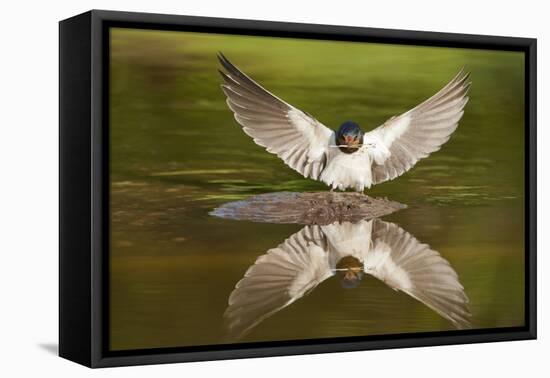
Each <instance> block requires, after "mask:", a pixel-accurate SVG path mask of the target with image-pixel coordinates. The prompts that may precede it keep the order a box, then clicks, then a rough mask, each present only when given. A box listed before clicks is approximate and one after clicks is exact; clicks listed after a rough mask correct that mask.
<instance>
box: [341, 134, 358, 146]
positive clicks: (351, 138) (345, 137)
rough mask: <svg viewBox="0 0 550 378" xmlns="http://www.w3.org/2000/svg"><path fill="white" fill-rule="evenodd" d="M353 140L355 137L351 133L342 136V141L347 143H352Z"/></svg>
mask: <svg viewBox="0 0 550 378" xmlns="http://www.w3.org/2000/svg"><path fill="white" fill-rule="evenodd" d="M354 141H355V138H354V137H353V136H351V135H346V136H344V142H346V144H347V145H350V144H353V142H354Z"/></svg>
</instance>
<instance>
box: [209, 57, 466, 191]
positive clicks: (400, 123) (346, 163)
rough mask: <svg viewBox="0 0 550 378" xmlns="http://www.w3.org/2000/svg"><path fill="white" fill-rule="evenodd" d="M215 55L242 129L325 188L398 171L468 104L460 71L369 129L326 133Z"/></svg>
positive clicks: (450, 127)
mask: <svg viewBox="0 0 550 378" xmlns="http://www.w3.org/2000/svg"><path fill="white" fill-rule="evenodd" d="M218 58H219V60H220V63H221V65H222V66H223V68H224V69H225V72H221V71H220V72H221V74H222V77H223V80H224V84H223V85H222V88H223V91H224V93H225V95H226V96H227V105H228V106H229V108H230V109H231V111H232V112H233V113H234V116H235V119H236V120H237V122H238V123H239V124H240V125H241V126H242V127H243V131H244V132H245V133H246V134H248V135H249V136H250V137H252V138H253V139H254V142H255V143H256V144H258V145H260V146H263V147H265V148H266V150H267V151H268V152H271V153H273V154H276V155H277V156H279V157H280V158H281V159H282V160H283V161H284V162H285V164H287V165H288V166H289V167H291V168H292V169H294V170H296V171H297V172H298V173H300V174H301V175H303V176H304V177H306V178H311V179H314V180H318V181H322V182H324V183H325V184H327V185H328V186H330V187H332V189H341V190H343V189H346V188H352V189H354V190H356V191H363V190H364V189H365V188H370V187H371V185H374V184H378V183H381V182H384V181H388V180H393V179H394V178H396V177H398V176H400V175H402V174H403V173H405V172H406V171H408V170H409V169H411V168H412V167H413V166H414V165H415V164H416V163H417V162H418V160H420V159H422V158H425V157H427V156H428V155H429V154H430V153H432V152H434V151H437V150H439V149H440V148H441V146H442V145H443V144H444V143H445V142H447V140H449V138H450V136H451V134H452V133H453V132H454V131H455V129H456V127H457V126H458V121H459V120H460V118H461V117H462V114H463V113H464V110H463V109H464V106H465V105H466V102H467V101H468V97H467V93H468V88H469V87H470V84H469V83H468V74H465V73H464V72H463V71H460V72H459V73H458V74H457V75H456V76H455V77H454V79H452V80H451V81H450V82H449V83H448V84H447V85H445V86H444V87H443V88H442V89H441V90H440V91H439V92H437V93H436V94H435V95H433V96H432V97H430V98H429V99H427V100H426V101H424V102H422V103H421V104H420V105H418V106H416V107H414V108H413V109H411V110H409V111H407V112H405V113H403V114H401V115H399V116H396V117H392V118H390V119H389V120H387V121H386V122H385V123H384V124H382V125H381V126H379V127H378V128H376V129H374V130H371V131H369V132H364V131H363V130H362V129H361V128H360V127H359V125H358V124H357V123H355V122H352V121H347V122H344V123H342V125H341V126H340V127H339V129H338V130H337V131H333V130H331V129H330V128H328V127H326V126H325V125H323V124H322V123H321V122H319V121H317V120H316V119H315V118H313V117H312V116H311V115H309V114H307V113H305V112H303V111H301V110H299V109H297V108H295V107H294V106H292V105H290V104H288V103H287V102H285V101H283V100H282V99H280V98H279V97H276V96H275V95H273V94H272V93H270V92H268V91H267V90H266V89H265V88H263V87H262V86H260V85H259V84H258V83H256V82H255V81H254V80H252V79H251V78H250V77H249V76H247V75H246V74H245V73H244V72H242V71H241V70H239V69H238V68H237V67H236V66H235V65H233V64H232V63H231V62H230V61H229V60H228V59H227V58H225V57H224V56H223V55H221V54H220V55H219V56H218Z"/></svg>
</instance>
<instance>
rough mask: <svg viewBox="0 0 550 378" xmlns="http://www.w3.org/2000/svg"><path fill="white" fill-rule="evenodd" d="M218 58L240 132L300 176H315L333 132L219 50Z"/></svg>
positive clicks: (324, 161) (229, 103) (321, 166)
mask: <svg viewBox="0 0 550 378" xmlns="http://www.w3.org/2000/svg"><path fill="white" fill-rule="evenodd" d="M218 58H219V60H220V63H221V65H222V66H223V68H224V69H225V72H224V71H220V73H221V75H222V77H223V80H224V84H222V89H223V92H224V93H225V95H226V96H227V105H228V106H229V108H230V109H231V110H232V111H233V113H234V116H235V119H236V120H237V122H238V123H239V124H240V125H241V126H242V127H243V130H244V132H245V133H246V134H248V135H249V136H251V137H252V138H253V139H254V142H256V144H258V145H260V146H262V147H265V148H266V149H267V151H269V152H271V153H274V154H276V155H277V156H279V157H280V158H281V159H282V160H283V161H284V162H285V164H287V165H288V166H289V167H291V168H292V169H294V170H296V171H298V172H299V173H301V174H302V175H303V176H304V177H306V178H312V179H315V180H317V179H319V176H320V174H321V172H322V170H323V169H324V167H325V165H326V156H327V150H328V146H329V142H330V139H331V137H332V135H333V134H334V132H333V131H332V130H330V129H329V128H327V127H326V126H324V125H323V124H321V123H320V122H319V121H317V120H316V119H315V118H313V117H312V116H310V115H308V114H306V113H304V112H303V111H301V110H299V109H297V108H295V107H294V106H292V105H290V104H288V103H286V102H285V101H283V100H281V99H280V98H278V97H276V96H275V95H273V94H272V93H270V92H268V91H267V90H266V89H264V88H263V87H262V86H260V85H259V84H258V83H256V82H255V81H254V80H252V79H251V78H250V77H249V76H247V75H246V74H245V73H243V72H242V71H241V70H239V69H238V68H237V67H236V66H234V65H233V64H232V63H231V62H230V61H229V60H227V58H226V57H225V56H223V55H222V54H219V55H218Z"/></svg>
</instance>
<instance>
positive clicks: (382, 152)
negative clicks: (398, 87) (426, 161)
mask: <svg viewBox="0 0 550 378" xmlns="http://www.w3.org/2000/svg"><path fill="white" fill-rule="evenodd" d="M468 77H469V75H468V74H465V73H464V72H463V71H460V72H459V73H458V74H457V75H456V76H455V78H454V79H452V80H451V81H450V82H449V83H448V84H447V85H446V86H445V87H443V88H442V89H441V90H440V91H439V92H437V93H436V94H435V95H433V96H432V97H430V98H429V99H427V100H426V101H424V102H423V103H421V104H420V105H418V106H416V107H415V108H414V109H411V110H409V111H408V112H406V113H404V114H401V115H400V116H397V117H393V118H391V119H389V120H388V121H386V122H385V123H384V124H383V125H382V126H380V127H378V128H376V129H374V130H373V131H370V132H368V133H366V134H365V136H364V137H363V142H364V143H365V144H366V145H369V148H368V149H367V151H368V152H369V153H370V154H371V156H372V158H373V163H372V183H373V184H378V183H380V182H384V181H388V180H393V179H394V178H396V177H397V176H400V175H402V174H403V173H405V172H406V171H408V170H409V169H411V168H412V166H414V165H415V164H416V162H417V161H418V160H420V159H422V158H425V157H427V156H428V155H429V154H430V153H432V152H434V151H437V150H439V148H441V145H442V144H443V143H445V142H447V141H448V140H449V138H450V136H451V134H452V133H453V132H454V131H455V129H456V127H457V126H458V121H459V120H460V118H461V117H462V114H463V113H464V111H463V108H464V106H465V105H466V103H467V102H468V97H467V94H468V89H469V87H470V84H469V83H467V80H468Z"/></svg>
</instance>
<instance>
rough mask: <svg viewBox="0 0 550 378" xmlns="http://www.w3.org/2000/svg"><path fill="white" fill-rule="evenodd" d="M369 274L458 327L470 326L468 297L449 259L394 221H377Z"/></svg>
mask: <svg viewBox="0 0 550 378" xmlns="http://www.w3.org/2000/svg"><path fill="white" fill-rule="evenodd" d="M372 240H373V245H372V248H371V249H370V251H369V252H368V253H367V255H366V257H365V260H364V269H365V272H366V273H367V274H371V275H373V276H374V277H376V278H378V279H380V280H381V281H383V282H384V283H386V284H387V285H388V286H390V287H391V288H393V289H395V290H400V291H403V292H405V293H407V294H408V295H410V296H411V297H413V298H415V299H417V300H418V301H420V302H422V303H423V304H425V305H426V306H428V307H429V308H431V309H432V310H434V311H435V312H437V313H438V314H439V315H441V316H442V317H444V318H445V319H448V320H450V321H451V322H452V323H453V324H455V326H457V327H458V328H469V327H470V317H471V314H470V312H469V309H468V297H467V296H466V294H465V293H464V287H463V286H462V285H461V284H460V282H459V280H458V275H457V274H456V272H455V271H454V269H453V268H452V267H451V265H450V264H449V262H448V261H447V260H445V259H444V258H443V257H441V255H440V254H439V253H438V252H436V251H434V250H432V249H430V247H429V246H428V245H427V244H422V243H420V242H419V241H418V240H417V239H415V238H414V237H413V236H412V235H411V234H409V233H408V232H406V231H405V230H403V229H402V228H400V227H398V226H397V225H395V224H393V223H388V222H383V221H380V220H375V223H374V228H373V236H372Z"/></svg>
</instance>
